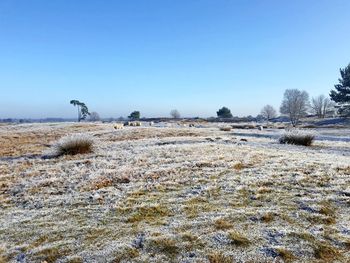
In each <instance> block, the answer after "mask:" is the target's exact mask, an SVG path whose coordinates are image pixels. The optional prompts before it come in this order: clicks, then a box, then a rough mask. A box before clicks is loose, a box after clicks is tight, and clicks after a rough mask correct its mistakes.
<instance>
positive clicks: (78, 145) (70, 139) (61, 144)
mask: <svg viewBox="0 0 350 263" xmlns="http://www.w3.org/2000/svg"><path fill="white" fill-rule="evenodd" d="M93 147H94V138H93V137H92V136H90V135H87V134H80V133H78V134H72V135H68V136H65V137H62V138H61V139H60V140H59V141H58V142H57V143H55V144H54V146H53V151H52V155H54V156H61V155H76V154H84V153H91V152H93Z"/></svg>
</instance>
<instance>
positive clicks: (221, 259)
mask: <svg viewBox="0 0 350 263" xmlns="http://www.w3.org/2000/svg"><path fill="white" fill-rule="evenodd" d="M208 260H209V262H210V263H232V262H233V261H232V258H231V257H229V256H226V255H224V254H223V253H222V252H218V251H214V252H211V253H209V254H208Z"/></svg>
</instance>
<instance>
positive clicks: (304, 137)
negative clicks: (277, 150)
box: [278, 129, 315, 146]
mask: <svg viewBox="0 0 350 263" xmlns="http://www.w3.org/2000/svg"><path fill="white" fill-rule="evenodd" d="M314 139H315V132H313V131H307V130H300V129H291V130H287V131H285V132H284V133H283V134H282V135H281V137H280V138H279V139H278V141H279V143H281V144H295V145H303V146H310V145H311V144H312V142H313V141H314Z"/></svg>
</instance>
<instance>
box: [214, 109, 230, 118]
mask: <svg viewBox="0 0 350 263" xmlns="http://www.w3.org/2000/svg"><path fill="white" fill-rule="evenodd" d="M216 114H217V115H218V117H219V118H232V114H231V111H230V109H229V108H226V107H222V108H221V109H219V110H218V111H217V112H216Z"/></svg>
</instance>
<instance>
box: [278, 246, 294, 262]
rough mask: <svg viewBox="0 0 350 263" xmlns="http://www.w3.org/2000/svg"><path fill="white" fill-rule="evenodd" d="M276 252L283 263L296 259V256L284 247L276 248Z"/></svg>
mask: <svg viewBox="0 0 350 263" xmlns="http://www.w3.org/2000/svg"><path fill="white" fill-rule="evenodd" d="M276 252H277V253H278V255H279V256H280V257H281V258H282V259H283V261H284V262H285V263H290V262H293V261H294V260H296V257H295V256H294V255H293V253H292V252H291V251H289V250H287V249H285V248H276Z"/></svg>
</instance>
